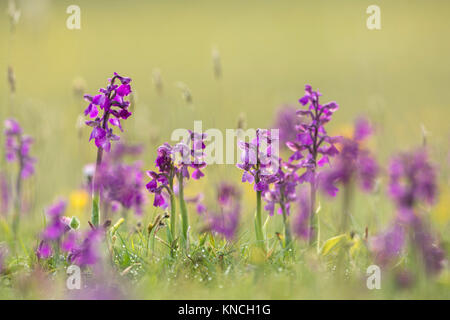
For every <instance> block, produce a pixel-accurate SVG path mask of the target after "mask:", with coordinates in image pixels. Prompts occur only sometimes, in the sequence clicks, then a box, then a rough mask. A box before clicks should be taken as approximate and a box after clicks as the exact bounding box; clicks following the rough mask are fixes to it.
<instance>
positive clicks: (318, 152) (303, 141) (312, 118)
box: [287, 84, 341, 240]
mask: <svg viewBox="0 0 450 320" xmlns="http://www.w3.org/2000/svg"><path fill="white" fill-rule="evenodd" d="M320 96H321V94H320V92H319V91H313V90H312V87H311V86H310V85H308V84H307V85H306V86H305V95H304V96H303V97H302V98H301V99H300V100H299V102H300V104H301V105H302V106H307V108H306V109H301V110H298V111H297V115H298V116H300V117H301V124H300V125H298V126H297V139H296V140H295V141H289V142H287V146H288V148H289V149H291V150H292V151H293V152H294V153H293V154H292V155H291V157H290V158H289V161H290V162H291V163H293V165H295V166H296V167H297V169H301V168H303V169H305V172H304V173H303V174H302V175H300V177H299V182H300V183H303V182H308V183H309V184H310V193H311V205H310V208H311V215H310V224H311V226H312V227H313V229H315V210H316V189H317V181H316V176H317V169H318V167H323V166H324V165H325V164H327V163H329V162H330V158H332V157H334V156H336V155H337V154H338V153H339V151H338V149H337V148H336V147H335V144H336V143H337V142H339V141H340V139H341V137H330V136H329V135H328V134H327V132H326V130H325V125H326V124H327V123H328V122H330V120H331V118H332V116H333V114H334V113H335V112H336V111H337V110H338V109H339V106H338V104H337V103H336V102H334V101H332V102H328V103H326V104H324V105H322V104H320V102H319V97H320ZM319 157H320V158H319ZM294 163H295V164H294ZM311 240H312V239H311Z"/></svg>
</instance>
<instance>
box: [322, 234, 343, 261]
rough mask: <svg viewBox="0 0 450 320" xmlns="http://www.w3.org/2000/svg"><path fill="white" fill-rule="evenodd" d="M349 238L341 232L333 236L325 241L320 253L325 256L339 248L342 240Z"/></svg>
mask: <svg viewBox="0 0 450 320" xmlns="http://www.w3.org/2000/svg"><path fill="white" fill-rule="evenodd" d="M346 239H347V234H341V235H338V236H335V237H332V238H330V239H328V240H327V241H325V242H324V244H323V246H322V249H321V250H320V254H321V255H323V256H325V255H327V254H329V253H330V252H332V251H333V250H334V249H336V248H338V247H339V245H340V244H341V242H342V241H344V240H346Z"/></svg>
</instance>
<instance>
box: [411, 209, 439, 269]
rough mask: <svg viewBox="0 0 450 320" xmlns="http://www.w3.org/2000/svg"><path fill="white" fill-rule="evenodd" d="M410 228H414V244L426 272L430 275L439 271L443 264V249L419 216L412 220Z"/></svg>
mask: <svg viewBox="0 0 450 320" xmlns="http://www.w3.org/2000/svg"><path fill="white" fill-rule="evenodd" d="M412 229H413V230H414V233H413V241H414V244H415V245H416V247H417V248H418V249H419V251H420V253H421V255H422V258H423V263H424V265H425V269H426V271H427V273H428V274H431V275H433V274H437V273H439V272H440V271H441V270H442V269H443V268H444V265H445V253H444V251H443V250H442V248H441V247H440V246H439V244H438V243H437V242H436V241H435V239H433V236H432V235H431V233H430V232H429V231H428V230H427V228H426V227H425V225H424V224H423V221H422V220H421V219H420V218H419V217H416V219H414V220H413V226H412Z"/></svg>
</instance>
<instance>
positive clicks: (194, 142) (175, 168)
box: [146, 131, 206, 244]
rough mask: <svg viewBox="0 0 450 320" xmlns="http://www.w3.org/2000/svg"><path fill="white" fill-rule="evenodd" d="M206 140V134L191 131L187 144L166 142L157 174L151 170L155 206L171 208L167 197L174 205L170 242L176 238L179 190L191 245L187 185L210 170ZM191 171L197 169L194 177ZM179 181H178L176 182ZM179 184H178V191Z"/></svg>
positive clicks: (184, 229) (184, 226)
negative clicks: (172, 144)
mask: <svg viewBox="0 0 450 320" xmlns="http://www.w3.org/2000/svg"><path fill="white" fill-rule="evenodd" d="M205 138H206V134H204V133H196V132H192V131H189V137H188V139H187V141H186V142H180V143H177V144H176V145H175V146H173V147H172V146H171V145H170V144H168V143H164V144H163V145H162V146H160V147H159V148H158V156H157V158H156V160H155V165H156V167H157V169H158V172H156V171H148V172H147V174H148V176H149V177H150V178H151V179H152V180H151V181H150V182H149V183H147V185H146V187H147V189H148V191H150V192H151V193H153V194H154V195H155V198H154V201H153V206H155V207H161V208H163V209H166V208H167V207H168V206H169V203H168V201H167V198H169V202H170V232H169V233H168V236H169V240H171V241H174V240H175V239H176V236H177V234H176V200H175V196H176V191H178V200H179V207H180V215H181V239H182V241H183V242H184V243H185V244H187V241H188V231H189V218H188V212H187V207H186V201H185V199H184V182H185V181H186V180H188V179H189V178H190V177H192V178H193V179H195V180H198V179H200V178H201V177H203V176H204V173H203V172H202V171H201V169H203V168H204V167H206V162H205V161H204V153H203V150H204V149H205V147H206V146H205V144H204V142H203V140H204V139H205ZM189 168H192V169H194V170H193V171H192V174H191V173H190V172H189ZM175 178H176V179H175ZM175 183H178V186H177V189H178V190H176V185H175Z"/></svg>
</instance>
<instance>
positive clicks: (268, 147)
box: [237, 129, 278, 248]
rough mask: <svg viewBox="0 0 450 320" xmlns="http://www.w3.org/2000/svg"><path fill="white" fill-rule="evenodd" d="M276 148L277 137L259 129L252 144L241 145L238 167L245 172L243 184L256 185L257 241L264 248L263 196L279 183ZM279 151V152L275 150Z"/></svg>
mask: <svg viewBox="0 0 450 320" xmlns="http://www.w3.org/2000/svg"><path fill="white" fill-rule="evenodd" d="M274 146H278V139H277V137H272V135H271V132H269V131H268V130H266V129H257V130H256V137H255V138H254V139H253V140H252V141H251V142H243V141H241V142H240V143H239V147H240V148H241V150H242V153H241V163H238V164H237V167H238V168H240V169H242V170H244V173H243V174H242V182H249V183H253V184H254V190H255V193H256V213H255V233H256V241H257V242H258V244H259V245H260V246H261V247H263V248H264V241H265V240H264V233H263V222H262V210H261V209H262V204H261V202H262V201H261V200H262V195H263V194H264V192H266V191H267V190H268V189H269V185H270V184H271V183H274V182H276V181H277V177H276V176H275V173H276V170H274V164H278V158H274V157H275V153H276V152H274V153H272V151H273V149H274ZM274 151H278V150H274Z"/></svg>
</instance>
